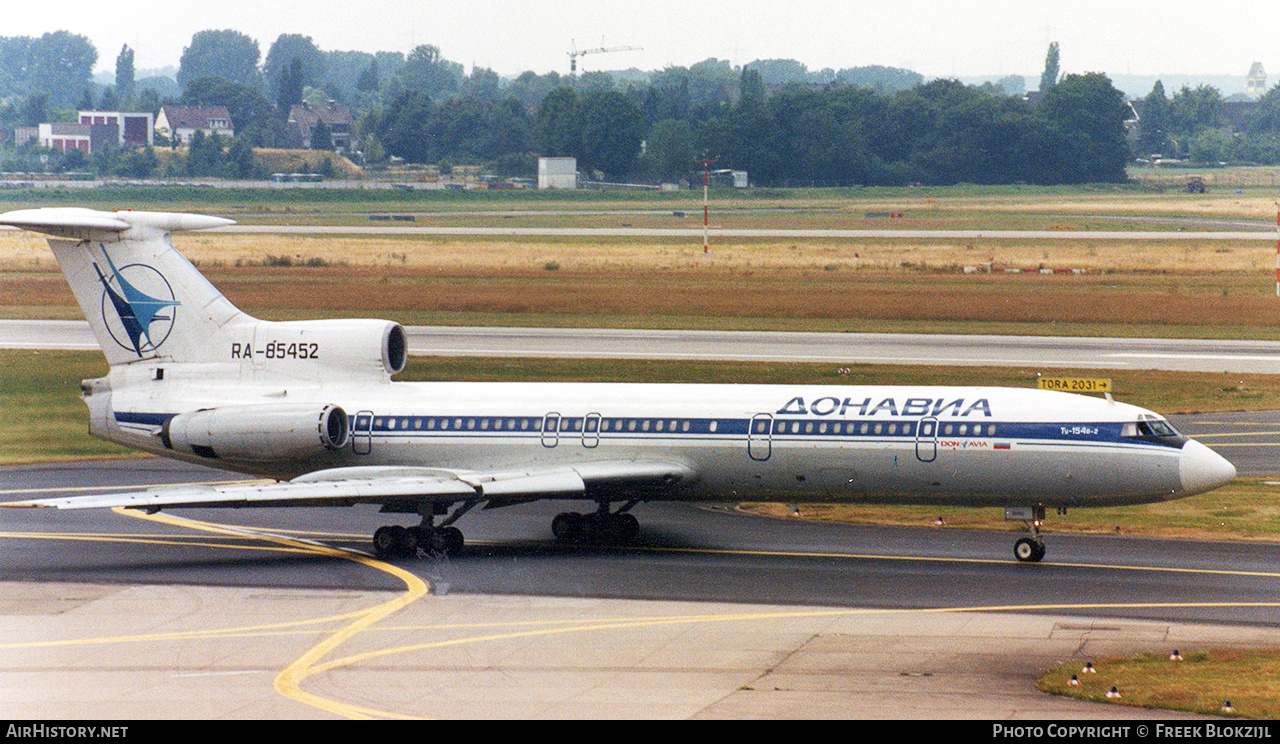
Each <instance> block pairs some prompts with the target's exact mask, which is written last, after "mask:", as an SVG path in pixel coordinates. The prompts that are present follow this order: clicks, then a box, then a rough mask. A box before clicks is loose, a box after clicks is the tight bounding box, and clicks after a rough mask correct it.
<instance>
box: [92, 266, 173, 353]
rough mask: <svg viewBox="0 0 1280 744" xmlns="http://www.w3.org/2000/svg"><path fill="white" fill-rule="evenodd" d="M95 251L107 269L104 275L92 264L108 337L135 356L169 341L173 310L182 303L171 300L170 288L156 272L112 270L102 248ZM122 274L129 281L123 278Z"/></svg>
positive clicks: (147, 269)
mask: <svg viewBox="0 0 1280 744" xmlns="http://www.w3.org/2000/svg"><path fill="white" fill-rule="evenodd" d="M99 248H101V249H102V255H103V257H105V258H106V260H107V265H108V266H109V267H110V268H111V271H110V275H109V276H108V274H106V273H104V272H103V271H102V267H100V266H99V265H98V263H97V262H96V261H95V262H94V263H93V268H94V270H95V271H97V272H98V281H100V282H101V283H102V289H103V293H102V319H103V321H104V322H105V323H106V326H107V330H108V331H109V332H110V333H111V338H112V339H114V340H115V342H116V343H117V344H119V345H120V346H121V347H122V348H125V349H128V350H130V351H132V352H134V353H136V354H137V355H138V356H139V357H141V356H142V355H143V354H144V353H150V352H154V351H155V350H156V349H158V348H159V347H160V345H161V344H163V343H164V342H165V340H166V339H168V338H169V334H170V333H171V332H172V331H173V322H174V317H175V316H176V309H177V308H178V307H179V306H180V305H181V304H182V303H180V302H178V301H177V300H176V299H175V298H174V294H173V288H172V287H171V286H170V285H169V281H168V280H167V279H165V278H164V275H163V274H161V273H160V272H159V271H156V270H155V269H154V268H152V267H150V266H147V265H146V264H139V263H135V264H128V265H125V266H122V267H120V268H116V265H115V262H114V261H112V260H111V256H110V255H108V254H107V249H106V247H105V246H102V245H99ZM126 272H127V273H128V276H129V278H126V277H125V273H126ZM139 285H142V286H144V287H146V289H147V290H149V291H151V292H153V293H157V294H167V295H168V296H169V299H162V298H160V297H155V296H153V295H151V294H147V292H144V291H143V290H141V289H139V288H138V286H139ZM108 301H109V303H108ZM108 304H110V306H111V307H112V308H113V309H114V310H115V315H116V317H117V318H118V319H119V323H113V322H112V321H111V316H110V315H109V314H108V313H107V306H108ZM156 324H160V327H158V328H157V327H155V326H156ZM122 337H123V338H122Z"/></svg>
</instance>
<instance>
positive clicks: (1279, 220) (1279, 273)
mask: <svg viewBox="0 0 1280 744" xmlns="http://www.w3.org/2000/svg"><path fill="white" fill-rule="evenodd" d="M697 162H699V163H702V252H703V253H710V252H711V249H710V247H709V246H708V245H707V229H708V227H709V225H710V221H709V220H708V219H707V213H708V209H707V176H708V175H709V170H708V168H709V167H710V164H711V163H712V162H713V161H711V160H708V159H706V158H703V159H702V160H699V161H697ZM1276 225H1278V226H1280V212H1277V213H1276ZM1276 250H1277V251H1280V241H1277V243H1276ZM1277 255H1280V254H1277ZM1276 260H1277V261H1280V258H1277V259H1276ZM1276 279H1277V281H1280V263H1277V264H1276ZM1276 292H1278V293H1280V285H1277V288H1276Z"/></svg>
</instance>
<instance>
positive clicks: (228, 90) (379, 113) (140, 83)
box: [0, 30, 1280, 186]
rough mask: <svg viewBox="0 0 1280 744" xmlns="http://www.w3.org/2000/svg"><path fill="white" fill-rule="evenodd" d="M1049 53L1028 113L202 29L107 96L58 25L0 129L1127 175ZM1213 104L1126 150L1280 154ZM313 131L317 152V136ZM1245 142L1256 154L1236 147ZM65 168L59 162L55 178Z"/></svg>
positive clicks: (1124, 113)
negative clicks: (333, 106) (154, 121)
mask: <svg viewBox="0 0 1280 744" xmlns="http://www.w3.org/2000/svg"><path fill="white" fill-rule="evenodd" d="M1055 52H1056V45H1054V46H1052V47H1051V49H1050V58H1049V59H1047V60H1046V74H1045V79H1044V80H1042V83H1041V88H1042V90H1041V95H1040V96H1039V98H1038V100H1035V101H1034V102H1033V101H1029V100H1027V99H1026V98H1025V97H1024V96H1023V95H1022V92H1023V91H1022V81H1021V78H1020V77H1016V76H1010V77H1009V78H1006V79H1005V80H1002V81H1000V82H999V83H996V84H991V83H988V84H985V85H982V86H968V85H963V84H961V83H959V82H957V81H954V80H933V81H928V82H926V81H925V80H924V78H923V77H922V76H920V75H919V74H918V73H914V72H912V71H909V70H901V69H896V68H888V67H879V66H868V67H858V68H849V69H844V70H838V71H837V70H831V69H826V70H816V71H814V70H809V69H808V68H807V67H805V65H803V64H802V63H800V62H797V61H795V60H757V61H755V62H752V63H749V64H747V65H744V66H742V67H734V66H732V65H731V64H730V63H729V62H727V61H724V60H717V59H708V60H704V61H703V62H699V63H696V64H693V65H690V66H688V67H668V68H666V69H663V70H660V71H651V72H645V71H640V70H634V69H632V70H624V71H618V72H614V73H604V72H588V73H584V74H582V75H579V76H576V77H569V76H564V75H560V74H558V73H555V72H550V73H545V74H538V73H534V72H532V71H530V72H525V73H523V74H521V75H519V76H516V77H515V78H512V79H502V78H501V77H500V76H499V75H497V74H496V73H495V72H494V71H492V70H489V69H486V68H482V67H473V68H472V69H471V71H470V72H467V71H466V69H465V68H464V66H463V65H461V64H459V63H457V62H453V61H450V60H448V59H446V58H445V57H444V56H443V55H442V54H441V52H440V50H439V49H438V48H436V47H434V46H430V45H423V46H419V47H417V48H415V49H414V50H413V51H411V52H410V53H409V54H407V55H406V54H401V53H395V52H376V53H371V52H354V51H325V50H321V49H319V48H318V47H317V46H316V45H315V43H314V42H313V41H312V40H311V39H310V38H309V37H307V36H303V35H299V34H281V35H280V36H279V37H278V38H277V39H276V40H275V42H274V43H272V44H271V46H270V47H269V48H268V51H267V53H266V55H265V56H264V55H262V53H261V48H260V47H259V45H258V42H257V41H256V40H254V39H252V38H250V37H248V36H247V35H245V34H243V33H240V32H238V31H234V30H209V31H201V32H199V33H197V34H195V35H194V36H193V37H192V40H191V43H190V44H189V45H188V46H187V47H186V48H185V49H184V51H183V54H182V57H181V59H180V60H179V65H178V68H177V75H176V78H177V80H176V83H177V85H176V86H175V87H174V88H172V89H169V90H167V91H162V90H160V88H162V87H164V86H163V85H159V84H155V83H154V81H153V80H151V79H143V80H137V79H135V77H136V76H135V71H134V68H133V52H132V50H131V49H129V47H128V46H127V45H126V46H125V47H124V48H122V49H121V51H120V54H119V55H118V56H117V59H116V76H115V85H114V86H108V87H106V88H105V89H102V88H95V87H94V85H93V83H92V81H91V71H92V68H93V65H94V64H95V63H96V60H97V51H96V49H94V47H93V45H92V43H90V42H89V41H88V39H86V38H84V37H80V36H76V35H74V34H70V33H68V32H65V31H59V32H55V33H51V34H45V35H44V36H42V37H40V38H39V39H34V38H29V37H0V122H3V124H4V126H5V128H6V131H7V133H8V136H9V137H11V136H12V127H13V126H20V125H28V126H29V125H32V124H34V123H38V122H39V121H49V120H51V117H56V116H59V115H62V116H63V117H64V119H65V120H69V119H70V118H71V117H70V116H67V114H68V113H69V112H71V111H72V110H73V109H72V108H71V107H72V106H77V107H78V108H102V109H114V108H117V107H118V108H132V109H134V110H151V111H153V112H155V111H157V110H158V108H159V106H160V105H162V104H164V103H166V102H167V103H178V104H192V105H224V106H226V107H227V108H228V109H229V110H230V112H231V115H232V119H233V121H234V122H235V126H236V137H235V140H234V141H230V142H221V141H219V140H216V139H215V140H213V141H212V142H203V141H202V142H201V143H200V147H199V151H198V152H197V153H194V154H191V153H189V154H188V155H187V156H186V158H187V159H186V162H187V165H188V167H187V172H189V173H191V174H198V173H197V171H200V172H203V173H216V174H220V175H236V176H240V177H244V176H246V175H253V173H252V157H251V155H252V150H253V148H259V147H273V146H281V145H282V144H284V142H285V140H286V138H285V122H286V120H287V118H288V114H289V110H290V107H291V106H293V105H295V104H298V103H302V102H310V103H320V102H327V101H331V100H332V101H337V102H341V103H344V104H346V105H349V106H351V107H352V108H353V110H354V111H355V112H357V117H358V118H357V135H358V139H357V144H356V145H355V146H354V148H353V149H354V150H356V151H357V152H354V153H352V157H353V158H356V159H358V160H363V162H364V163H365V164H366V165H372V166H377V165H380V164H384V163H387V162H389V161H391V160H392V159H400V160H403V161H405V162H409V163H436V164H444V165H446V166H447V165H449V164H463V163H466V164H472V163H476V164H484V165H486V166H487V167H488V168H489V169H490V170H492V171H493V172H496V173H499V174H502V175H532V173H533V171H534V168H535V167H536V159H537V157H538V156H539V155H547V156H573V157H577V158H578V160H579V167H580V169H581V170H583V171H584V172H586V173H588V174H594V175H595V176H596V177H599V178H603V179H608V180H622V179H645V180H649V181H657V180H678V179H680V178H683V177H690V176H691V175H692V172H693V171H694V169H695V165H694V164H695V161H696V160H698V159H703V158H710V159H713V160H714V161H715V167H716V168H729V169H735V170H745V171H748V173H749V174H750V177H751V180H752V182H753V183H756V184H759V185H766V186H788V185H806V186H809V185H814V186H821V185H834V186H849V185H858V184H866V185H899V184H907V183H921V184H950V183H958V182H973V183H1018V182H1025V183H1079V182H1088V181H1122V180H1124V178H1125V166H1126V164H1127V163H1128V162H1130V160H1131V158H1132V153H1131V151H1130V150H1131V148H1130V145H1129V140H1128V138H1127V132H1126V121H1127V120H1129V119H1131V118H1132V111H1131V109H1130V108H1129V105H1128V103H1127V102H1126V101H1125V98H1124V96H1123V94H1122V93H1121V92H1120V91H1118V90H1117V89H1116V88H1115V87H1114V86H1113V85H1112V84H1111V81H1110V80H1109V79H1108V78H1107V77H1106V76H1105V75H1101V74H1098V73H1091V74H1083V75H1071V74H1068V75H1065V76H1060V75H1059V73H1058V70H1057V58H1056V55H1055V54H1054V53H1055ZM1157 87H1158V86H1157ZM1204 87H1206V86H1202V88H1204ZM1158 92H1159V95H1157V93H1158ZM1215 93H1216V91H1213V90H1212V89H1209V91H1204V90H1201V89H1199V88H1198V89H1196V90H1194V91H1185V90H1184V91H1181V92H1179V93H1177V94H1175V95H1174V96H1173V99H1172V100H1168V101H1166V102H1165V103H1164V104H1162V103H1161V98H1162V97H1163V92H1162V91H1153V92H1152V95H1151V96H1148V99H1147V101H1145V102H1144V105H1143V106H1142V108H1143V110H1144V111H1147V112H1148V113H1147V115H1145V116H1144V117H1143V118H1142V121H1141V123H1140V130H1139V131H1140V137H1141V138H1140V139H1139V144H1138V145H1137V147H1136V150H1135V151H1136V152H1139V153H1144V152H1164V151H1168V152H1181V151H1185V152H1186V154H1188V155H1195V156H1207V155H1222V156H1223V157H1220V158H1218V159H1234V158H1244V157H1245V156H1251V157H1248V158H1246V159H1252V160H1260V161H1263V162H1277V161H1280V148H1278V147H1276V146H1274V145H1272V144H1270V143H1271V142H1273V141H1274V139H1275V133H1276V132H1277V131H1280V93H1277V92H1276V91H1275V90H1273V91H1272V92H1271V93H1269V94H1267V97H1264V99H1263V101H1262V102H1260V103H1259V106H1258V109H1259V111H1274V113H1272V114H1267V115H1265V116H1262V115H1260V116H1259V117H1258V118H1257V119H1256V126H1255V127H1254V128H1252V129H1251V130H1250V131H1249V132H1246V133H1244V134H1247V135H1249V137H1248V138H1246V137H1244V136H1242V135H1241V133H1235V132H1228V131H1226V130H1224V128H1223V122H1222V119H1221V116H1220V114H1215V113H1214V111H1215V110H1217V109H1215V106H1217V107H1219V108H1220V107H1221V103H1222V102H1221V95H1220V94H1218V95H1217V97H1216V99H1215V98H1214V95H1213V94H1215ZM1215 100H1216V103H1215ZM77 102H78V105H77ZM1161 111H1166V112H1167V113H1166V114H1164V115H1163V116H1164V118H1163V119H1161V118H1160V117H1161V116H1162V114H1161ZM1159 122H1164V123H1163V124H1160V125H1159V127H1157V124H1159ZM313 134H320V135H321V136H313V138H312V139H313V140H314V141H315V142H317V143H319V145H320V146H324V143H325V142H326V141H327V139H328V138H327V137H325V136H323V134H325V133H313ZM1246 139H1248V141H1250V142H1252V143H1253V145H1251V146H1250V147H1244V146H1241V145H1240V142H1241V141H1244V140H1246ZM10 141H11V140H10ZM1215 148H1216V149H1215ZM193 149H194V148H193ZM193 155H194V156H193ZM75 157H76V156H75V155H72V156H71V158H72V159H73V160H74V159H75ZM1267 158H1273V159H1271V160H1269V161H1268V160H1267ZM46 159H48V155H47V154H46ZM153 162H156V160H155V158H154V156H152V157H150V158H148V157H146V156H143V155H137V154H129V153H125V154H115V155H113V156H109V157H107V158H106V162H103V163H100V164H95V165H99V166H100V168H106V169H114V172H120V173H122V174H123V173H124V171H125V170H127V171H128V172H129V173H136V172H140V171H145V170H146V168H147V167H148V164H150V163H153ZM165 162H166V163H170V162H172V159H171V158H170V159H165ZM73 164H74V163H73ZM126 164H127V166H126ZM66 165H67V164H66V163H64V162H62V161H61V160H60V158H59V157H56V156H55V157H53V158H52V160H51V166H50V167H54V168H57V167H65V166H66ZM7 169H12V168H7Z"/></svg>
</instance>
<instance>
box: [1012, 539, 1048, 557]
mask: <svg viewBox="0 0 1280 744" xmlns="http://www.w3.org/2000/svg"><path fill="white" fill-rule="evenodd" d="M1044 553H1045V547H1044V543H1043V542H1040V541H1039V540H1032V539H1031V538H1029V537H1024V538H1022V539H1020V540H1018V541H1017V542H1016V543H1014V544H1013V557H1015V558H1017V559H1018V560H1019V561H1022V562H1023V563H1038V562H1039V561H1040V559H1041V558H1044Z"/></svg>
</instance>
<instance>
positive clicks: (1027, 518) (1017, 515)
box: [1004, 506, 1045, 563]
mask: <svg viewBox="0 0 1280 744" xmlns="http://www.w3.org/2000/svg"><path fill="white" fill-rule="evenodd" d="M1004 518H1005V519H1019V520H1022V522H1023V523H1024V524H1026V525H1027V529H1028V530H1029V531H1030V532H1031V536H1030V537H1023V538H1020V539H1019V540H1018V541H1017V542H1015V543H1014V544H1013V557H1014V558H1017V559H1018V560H1019V561H1020V562H1022V563H1039V562H1040V560H1041V559H1042V558H1044V554H1045V547H1044V540H1043V539H1041V537H1040V523H1041V522H1043V521H1044V506H1028V507H1016V506H1007V507H1005V510H1004Z"/></svg>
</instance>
